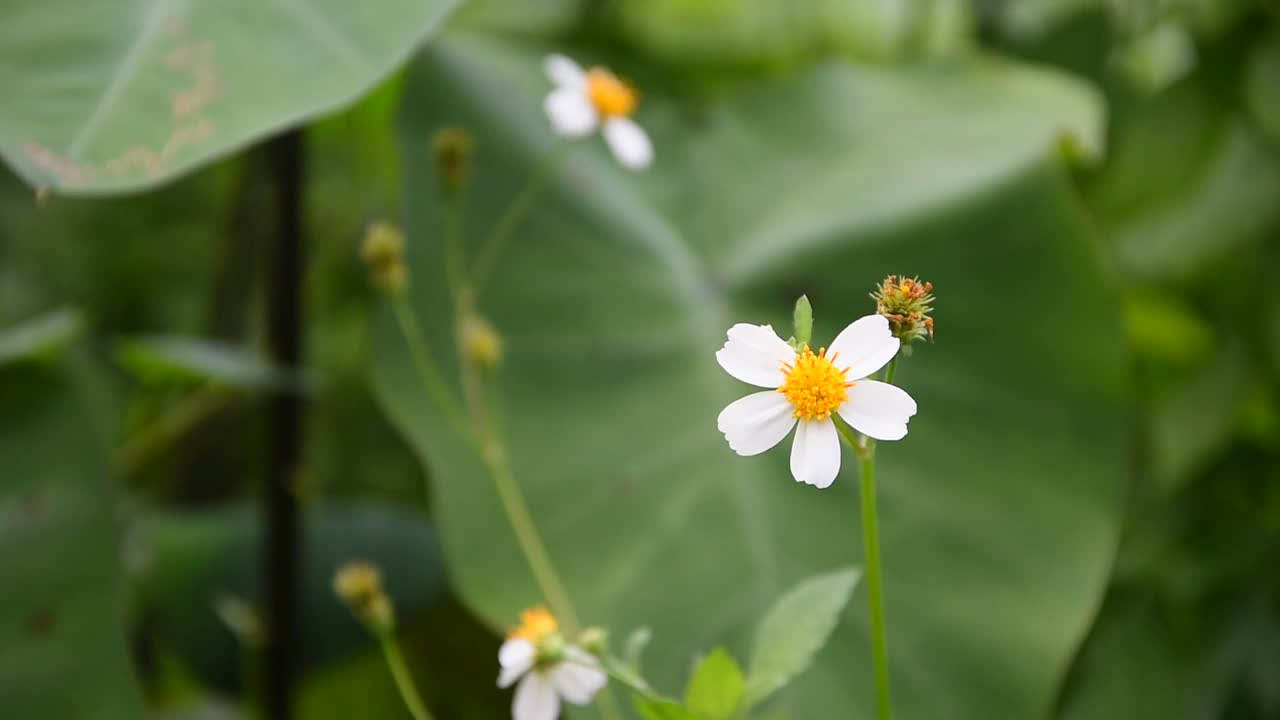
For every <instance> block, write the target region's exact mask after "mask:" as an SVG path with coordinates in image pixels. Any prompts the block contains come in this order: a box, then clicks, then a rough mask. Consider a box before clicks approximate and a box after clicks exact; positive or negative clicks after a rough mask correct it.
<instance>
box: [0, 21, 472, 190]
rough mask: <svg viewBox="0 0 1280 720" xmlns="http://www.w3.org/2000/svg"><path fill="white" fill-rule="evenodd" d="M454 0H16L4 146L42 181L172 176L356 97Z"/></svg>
mask: <svg viewBox="0 0 1280 720" xmlns="http://www.w3.org/2000/svg"><path fill="white" fill-rule="evenodd" d="M455 4H456V0H384V1H383V2H379V3H377V6H376V10H375V9H373V8H372V7H367V6H366V5H364V4H362V3H351V2H346V1H345V0H268V1H267V2H260V1H259V0H232V1H230V2H213V3H211V2H191V1H190V0H87V1H86V2H78V3H47V2H42V0H15V1H14V2H10V3H8V4H7V5H6V7H5V19H4V23H3V25H0V47H3V48H5V52H4V54H3V56H0V95H2V96H3V97H4V98H5V108H6V109H5V112H4V114H3V115H2V116H0V154H3V156H4V158H5V160H6V161H8V162H9V164H10V165H12V166H13V167H14V169H15V170H17V172H18V173H19V174H20V175H22V176H23V177H24V178H25V179H26V180H27V182H29V183H31V184H32V185H35V186H40V187H51V188H54V189H55V190H57V191H60V192H75V193H103V192H119V191H124V190H131V189H138V188H143V187H148V186H152V185H155V184H157V183H160V182H162V181H164V180H166V179H168V178H170V177H172V176H174V175H176V174H179V173H182V172H184V171H186V170H188V169H190V168H192V167H193V166H195V165H198V164H200V163H202V162H206V161H208V160H211V159H213V158H216V157H218V156H220V155H223V154H226V153H228V152H231V151H233V150H235V149H237V148H240V147H242V146H244V145H246V144H248V143H250V142H252V141H254V140H256V139H258V138H259V137H262V136H264V135H266V134H269V133H272V132H275V131H277V130H279V129H281V128H282V127H286V126H288V125H291V124H294V123H298V122H300V121H302V120H304V119H306V118H309V117H312V116H314V115H316V114H319V113H322V112H326V111H328V110H332V109H335V108H337V107H339V106H340V105H343V104H344V103H347V102H350V101H351V100H354V99H355V98H356V97H357V96H358V95H360V94H361V93H363V92H364V91H365V90H367V89H368V88H369V87H370V86H372V85H373V84H374V83H375V82H377V81H378V80H379V79H381V78H382V77H383V76H384V75H386V74H387V73H389V72H390V71H391V70H392V69H394V68H395V67H396V66H397V65H399V64H400V63H401V62H402V61H403V60H404V58H405V57H406V56H407V55H408V54H409V53H410V51H411V50H412V49H413V48H414V47H415V46H416V45H417V44H418V43H419V42H420V41H421V40H422V39H423V38H425V37H426V36H427V35H428V34H429V33H431V32H432V31H433V30H435V29H436V28H437V27H438V26H439V25H440V24H441V22H442V20H443V19H444V18H445V17H446V15H447V14H448V12H449V10H450V9H452V7H453V6H454V5H455Z"/></svg>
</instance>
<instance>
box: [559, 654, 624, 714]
mask: <svg viewBox="0 0 1280 720" xmlns="http://www.w3.org/2000/svg"><path fill="white" fill-rule="evenodd" d="M565 657H566V660H565V661H564V662H562V663H560V664H558V665H556V666H555V667H554V668H552V669H551V673H550V674H551V684H552V685H554V686H555V689H556V692H558V693H560V697H562V698H564V699H565V700H568V701H569V702H571V703H573V704H575V705H586V704H587V703H589V702H591V699H592V698H594V697H595V696H596V693H598V692H600V688H602V687H604V685H605V683H606V682H608V681H609V676H608V675H605V674H604V671H603V670H601V669H600V668H599V667H598V666H597V665H598V663H597V662H596V659H595V658H593V657H591V656H590V655H588V654H587V653H585V652H583V651H582V650H579V649H578V648H575V647H570V648H567V649H566V650H565ZM589 666H590V667H589Z"/></svg>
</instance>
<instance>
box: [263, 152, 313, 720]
mask: <svg viewBox="0 0 1280 720" xmlns="http://www.w3.org/2000/svg"><path fill="white" fill-rule="evenodd" d="M266 154H267V162H268V164H269V167H270V173H271V178H272V183H273V185H274V186H275V187H274V189H275V193H274V197H275V206H276V232H275V243H274V245H273V252H272V257H271V261H270V270H269V274H268V276H267V342H268V345H269V346H270V351H271V355H272V358H273V359H274V360H275V362H276V364H277V366H278V367H280V368H282V369H285V370H294V369H296V368H297V367H298V366H299V364H300V361H301V358H302V275H303V273H302V268H303V222H302V214H303V207H302V195H303V192H302V191H303V176H304V173H303V143H302V134H301V131H298V130H293V131H290V132H287V133H285V134H283V135H280V136H279V137H277V138H276V139H274V140H272V141H271V142H270V143H269V144H268V146H267V153H266ZM301 451H302V398H301V397H300V396H299V395H298V394H297V392H293V391H289V390H286V391H282V392H279V393H277V394H276V395H275V397H273V398H272V400H271V448H270V460H269V465H268V467H267V476H266V488H265V493H264V495H265V497H264V511H265V517H264V520H265V523H266V533H265V537H266V548H265V552H266V562H265V564H264V571H265V574H266V577H265V583H264V587H266V589H267V601H266V615H267V617H266V620H267V623H266V626H267V638H266V640H267V642H266V654H265V663H264V667H263V672H264V677H263V685H262V693H263V703H264V705H265V710H266V717H267V718H269V720H289V718H290V717H292V698H293V681H294V674H295V669H296V666H297V662H296V660H297V657H298V640H299V635H300V634H299V633H298V631H297V620H296V618H297V607H298V566H299V562H300V558H299V548H298V499H297V495H296V494H295V492H294V488H295V480H296V479H297V477H298V469H299V466H300V459H301V454H302V453H301Z"/></svg>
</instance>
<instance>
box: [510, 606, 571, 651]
mask: <svg viewBox="0 0 1280 720" xmlns="http://www.w3.org/2000/svg"><path fill="white" fill-rule="evenodd" d="M559 627H560V626H559V625H558V624H557V623H556V619H555V617H554V616H553V615H552V614H551V613H549V612H547V610H546V608H543V607H535V608H529V609H528V610H525V611H524V612H522V613H520V627H518V628H516V629H515V630H512V631H511V634H510V635H509V636H508V638H524V639H525V640H528V641H529V642H531V643H533V644H534V645H537V644H538V643H540V642H542V639H543V638H544V637H546V636H548V635H550V634H552V633H554V632H556V630H558V629H559Z"/></svg>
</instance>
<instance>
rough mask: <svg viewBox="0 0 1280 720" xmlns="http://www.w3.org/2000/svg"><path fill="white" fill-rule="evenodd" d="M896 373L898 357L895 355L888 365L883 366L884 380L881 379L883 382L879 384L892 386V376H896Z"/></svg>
mask: <svg viewBox="0 0 1280 720" xmlns="http://www.w3.org/2000/svg"><path fill="white" fill-rule="evenodd" d="M897 372H898V356H897V355H894V356H893V359H892V360H890V361H889V364H888V365H887V366H885V369H884V379H883V380H881V382H884V383H887V384H889V385H892V384H893V376H894V375H896V374H897Z"/></svg>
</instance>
